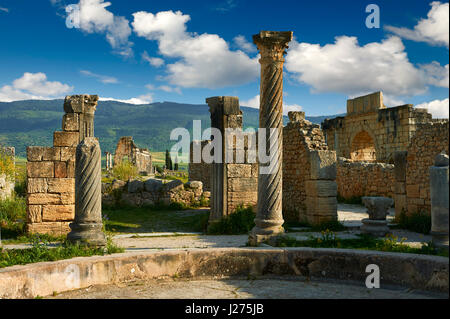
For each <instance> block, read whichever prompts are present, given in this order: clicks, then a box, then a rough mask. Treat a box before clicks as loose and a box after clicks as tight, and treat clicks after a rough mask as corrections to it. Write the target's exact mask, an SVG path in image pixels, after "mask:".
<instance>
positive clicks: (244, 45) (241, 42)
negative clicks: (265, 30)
mask: <svg viewBox="0 0 450 319" xmlns="http://www.w3.org/2000/svg"><path fill="white" fill-rule="evenodd" d="M233 41H234V44H235V45H236V46H237V47H238V48H239V49H241V50H243V51H244V52H249V53H252V52H256V51H257V50H256V46H255V45H253V44H252V43H250V42H248V41H247V39H246V38H245V37H244V36H243V35H238V36H236V37H234V39H233Z"/></svg>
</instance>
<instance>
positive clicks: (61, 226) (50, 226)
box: [27, 222, 70, 236]
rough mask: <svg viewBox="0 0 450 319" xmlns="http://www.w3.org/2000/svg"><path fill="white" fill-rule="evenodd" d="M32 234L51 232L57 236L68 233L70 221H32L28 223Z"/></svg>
mask: <svg viewBox="0 0 450 319" xmlns="http://www.w3.org/2000/svg"><path fill="white" fill-rule="evenodd" d="M27 229H28V232H29V233H31V234H51V235H55V236H60V235H66V234H67V233H68V232H69V231H70V228H69V222H46V223H31V224H28V225H27Z"/></svg>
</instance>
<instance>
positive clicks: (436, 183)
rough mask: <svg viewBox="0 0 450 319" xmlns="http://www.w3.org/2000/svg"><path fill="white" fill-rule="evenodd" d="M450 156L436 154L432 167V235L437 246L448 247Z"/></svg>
mask: <svg viewBox="0 0 450 319" xmlns="http://www.w3.org/2000/svg"><path fill="white" fill-rule="evenodd" d="M448 166H449V157H448V155H446V154H443V153H441V154H439V155H437V156H436V158H435V161H434V166H432V167H431V168H430V192H431V235H432V236H433V243H434V244H435V245H436V246H437V247H446V248H447V249H448V230H449V229H448V228H449V226H448V210H449V193H448V192H449V179H448Z"/></svg>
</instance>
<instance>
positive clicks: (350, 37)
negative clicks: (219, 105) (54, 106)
mask: <svg viewBox="0 0 450 319" xmlns="http://www.w3.org/2000/svg"><path fill="white" fill-rule="evenodd" d="M372 3H373V4H377V5H378V6H379V8H380V28H371V29H369V28H367V27H366V24H365V21H366V17H367V16H368V15H369V13H366V6H367V5H368V4H372ZM69 4H78V5H79V8H80V21H79V22H80V24H79V28H68V27H67V26H66V18H67V13H66V12H65V7H66V6H67V5H69ZM448 19H449V18H448V2H442V1H441V2H438V1H435V2H432V1H403V0H396V1H379V0H370V1H331V0H330V1H320V2H318V1H298V0H293V1H289V0H285V1H283V2H282V3H281V2H278V1H263V0H262V1H254V0H218V1H213V0H210V1H200V0H198V1H195V0H191V1H185V0H183V1H181V0H178V1H175V0H166V1H152V0H146V1H137V0H136V1H124V0H111V1H109V2H105V1H103V0H81V1H78V0H66V1H63V0H35V1H28V0H0V37H1V44H0V45H1V49H0V101H12V100H21V99H29V98H43V99H44V98H45V99H50V98H56V97H63V96H64V95H68V94H84V93H86V94H98V95H100V96H101V97H102V98H111V99H117V100H123V101H129V102H132V103H135V104H139V103H145V102H162V101H174V102H180V103H192V104H204V103H205V98H206V97H210V96H217V95H232V96H238V97H239V99H240V101H241V105H247V106H252V107H257V106H258V102H257V101H258V94H259V64H258V62H257V58H258V57H257V55H258V52H257V51H256V47H255V46H254V45H253V44H252V43H251V41H252V40H251V39H252V35H253V34H255V33H258V32H259V31H260V30H279V31H287V30H291V31H293V32H294V37H295V40H294V41H292V42H291V45H290V48H289V50H288V54H287V56H286V63H285V81H284V93H285V96H284V106H285V107H284V109H285V111H288V110H298V109H302V110H303V111H305V112H306V114H307V115H329V114H336V113H342V112H345V105H346V99H348V98H349V97H354V96H358V95H362V94H366V93H370V92H374V91H378V90H382V91H383V92H384V94H385V104H386V105H387V106H396V105H399V104H404V103H412V104H416V105H420V106H421V107H428V108H429V110H430V111H431V112H432V113H433V115H434V116H435V117H447V118H448V85H449V84H448V83H449V80H448V62H449V51H448V45H449V40H448V24H449V22H448ZM133 107H134V106H133ZM136 107H138V106H136Z"/></svg>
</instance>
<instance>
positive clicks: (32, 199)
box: [27, 193, 75, 205]
mask: <svg viewBox="0 0 450 319" xmlns="http://www.w3.org/2000/svg"><path fill="white" fill-rule="evenodd" d="M27 202H28V205H71V204H74V203H75V193H62V194H47V193H36V194H29V195H28V197H27Z"/></svg>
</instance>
